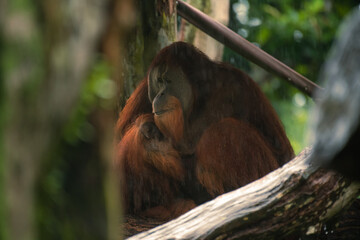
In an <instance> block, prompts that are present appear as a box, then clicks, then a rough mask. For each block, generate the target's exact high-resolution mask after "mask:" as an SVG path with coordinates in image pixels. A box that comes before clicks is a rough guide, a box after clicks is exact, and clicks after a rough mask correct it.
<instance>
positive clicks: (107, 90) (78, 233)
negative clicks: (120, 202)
mask: <svg viewBox="0 0 360 240" xmlns="http://www.w3.org/2000/svg"><path fill="white" fill-rule="evenodd" d="M109 71H110V70H109V67H108V66H107V64H106V63H105V62H104V61H98V62H97V63H96V64H95V65H94V66H93V69H92V71H91V73H90V75H89V76H88V79H87V81H86V82H85V84H84V86H83V89H82V93H81V95H80V99H79V103H78V105H77V106H76V107H75V110H74V112H73V114H72V117H71V118H70V119H69V121H68V123H67V125H66V126H65V127H64V128H63V129H62V139H61V140H60V142H59V143H58V144H56V145H55V146H54V149H53V151H52V152H51V153H50V155H49V157H48V158H49V159H51V160H50V161H46V164H45V166H43V168H42V172H41V175H40V179H39V182H38V187H37V188H38V189H37V194H36V196H37V200H36V202H37V209H36V221H37V230H38V235H39V236H38V238H39V239H89V240H91V239H105V238H106V233H105V232H104V231H105V230H106V227H105V226H106V216H105V212H106V211H105V209H104V208H105V202H104V201H105V199H104V195H103V191H104V190H103V174H104V169H103V166H102V163H101V162H100V161H99V159H100V156H99V146H98V138H99V136H98V134H99V133H98V132H97V129H96V127H95V126H94V123H93V122H94V121H93V116H94V115H96V114H94V112H96V111H98V110H99V109H101V110H104V109H105V110H109V109H111V110H113V106H112V104H111V103H112V101H111V100H110V99H112V98H113V97H114V96H115V94H116V86H115V84H114V83H113V81H112V80H110V78H109V75H110V73H109Z"/></svg>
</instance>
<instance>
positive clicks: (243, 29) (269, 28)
mask: <svg viewBox="0 0 360 240" xmlns="http://www.w3.org/2000/svg"><path fill="white" fill-rule="evenodd" d="M358 4H359V2H358V1H351V0H345V1H330V0H313V1H293V0H284V1H275V0H274V1H272V0H266V1H264V0H252V1H248V0H231V9H230V23H229V27H230V28H231V29H232V30H234V31H235V32H237V33H239V34H240V35H241V36H243V37H245V38H246V39H247V40H249V41H250V42H253V43H254V44H256V45H257V46H259V47H261V48H262V49H263V50H265V51H266V52H267V53H269V54H270V55H272V56H274V57H275V58H277V59H279V60H280V61H282V62H284V63H285V64H287V65H288V66H290V67H291V68H293V69H294V70H296V71H297V72H299V73H300V74H302V75H304V76H305V77H307V78H308V79H310V80H312V81H314V82H316V81H317V79H318V74H319V72H320V70H321V66H322V64H323V63H324V61H325V60H326V55H327V53H328V51H329V49H330V47H331V44H332V42H333V41H334V39H335V38H336V31H337V27H338V26H339V24H340V22H341V21H342V20H343V19H344V17H345V16H346V14H347V13H348V12H349V11H350V10H351V9H352V8H354V7H355V6H356V5H358ZM224 61H226V62H229V63H231V64H233V65H235V66H238V67H239V68H241V69H245V70H246V71H248V72H249V74H250V75H251V76H253V78H254V80H255V81H257V82H258V83H259V84H260V85H261V87H262V89H263V91H264V92H265V93H266V95H267V96H268V98H269V99H270V101H271V102H272V104H273V106H274V107H275V109H276V111H277V113H278V114H279V115H280V118H281V120H282V122H283V124H284V126H285V129H286V132H287V134H288V137H289V138H290V141H291V144H292V146H293V148H294V150H295V153H299V152H300V151H301V150H302V149H303V148H304V147H305V146H307V145H308V144H309V139H307V137H306V130H307V128H306V123H307V119H308V110H309V108H310V107H311V106H312V105H313V101H312V100H311V99H310V98H308V97H306V96H305V95H304V94H303V93H301V92H300V91H298V90H297V89H295V88H294V87H292V86H291V85H289V84H288V83H287V82H285V81H283V80H282V79H279V78H277V77H275V76H272V75H270V74H268V73H266V72H264V71H263V70H261V69H259V67H257V66H255V65H253V64H251V63H249V62H248V61H247V60H245V59H244V58H242V57H241V56H239V55H238V54H236V53H234V52H232V51H231V50H230V49H228V48H226V49H225V52H224ZM310 141H311V140H310Z"/></svg>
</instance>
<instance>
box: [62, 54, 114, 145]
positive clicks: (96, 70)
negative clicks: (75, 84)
mask: <svg viewBox="0 0 360 240" xmlns="http://www.w3.org/2000/svg"><path fill="white" fill-rule="evenodd" d="M109 71H110V70H109V67H108V66H107V64H106V63H105V62H103V61H100V62H98V63H97V64H95V65H94V67H93V69H92V71H91V73H90V75H89V77H88V80H87V81H86V83H85V86H84V87H83V90H82V93H81V96H80V101H79V105H78V106H77V107H76V109H75V111H74V114H73V116H72V117H71V119H70V120H69V122H68V124H67V125H66V126H65V127H64V129H63V137H64V139H65V140H66V142H68V143H70V144H72V145H75V144H77V143H78V142H79V141H85V142H90V141H92V140H93V135H94V127H93V126H92V125H91V123H89V121H88V120H89V119H88V117H89V114H90V113H91V112H92V111H94V109H96V108H102V109H109V110H110V109H111V108H112V107H113V106H112V104H111V101H109V99H112V98H113V97H114V96H115V94H116V86H115V83H114V81H112V80H111V79H110V78H109V75H110V73H109Z"/></svg>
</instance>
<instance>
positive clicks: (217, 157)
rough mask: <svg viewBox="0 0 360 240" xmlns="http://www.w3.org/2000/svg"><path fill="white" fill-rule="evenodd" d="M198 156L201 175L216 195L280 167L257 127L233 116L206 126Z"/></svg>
mask: <svg viewBox="0 0 360 240" xmlns="http://www.w3.org/2000/svg"><path fill="white" fill-rule="evenodd" d="M196 156H197V160H198V161H197V167H196V174H197V178H198V179H199V181H200V183H201V184H202V185H203V186H205V188H206V190H207V191H208V192H209V193H210V194H211V195H212V196H217V195H219V194H223V193H225V192H227V191H230V190H232V189H236V188H239V187H241V186H244V185H246V184H248V183H250V182H252V181H254V180H256V179H258V178H261V177H262V176H264V175H266V174H267V173H269V172H271V171H272V170H274V169H276V168H278V167H279V165H278V163H277V161H276V159H275V158H274V156H273V155H272V153H271V150H270V147H269V146H268V145H267V144H266V142H264V141H263V139H262V137H261V136H260V134H259V133H258V132H257V131H256V129H254V128H252V127H251V126H250V125H249V124H247V123H245V122H242V121H239V120H236V119H233V118H225V119H222V120H221V121H220V122H218V123H215V124H213V125H211V126H210V127H209V128H208V129H207V130H205V132H204V134H203V135H202V137H201V139H200V141H199V144H198V145H197V151H196Z"/></svg>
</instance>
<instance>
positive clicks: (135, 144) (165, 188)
mask: <svg viewBox="0 0 360 240" xmlns="http://www.w3.org/2000/svg"><path fill="white" fill-rule="evenodd" d="M146 122H154V120H153V115H152V114H144V115H141V116H139V117H138V118H137V119H136V121H135V123H134V124H133V125H131V126H130V127H129V128H128V130H127V132H126V133H125V135H124V137H123V138H122V140H121V141H120V143H119V144H118V147H117V149H118V152H117V158H116V164H117V165H118V167H119V169H120V170H121V171H122V172H123V178H122V189H123V193H124V198H125V203H126V206H127V208H128V209H132V210H130V212H134V213H139V212H141V211H143V210H145V209H146V208H148V207H151V206H156V205H157V204H160V203H161V204H170V203H171V202H172V201H174V199H175V198H176V195H177V192H178V189H179V184H180V182H181V181H182V179H183V177H184V169H183V166H182V164H181V160H180V156H179V154H178V152H177V151H175V150H174V149H173V147H172V145H171V144H170V143H169V142H167V141H160V140H158V139H146V138H145V136H144V135H143V133H142V132H141V126H142V124H144V123H146ZM144 198H145V199H144ZM129 199H131V200H130V202H129Z"/></svg>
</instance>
